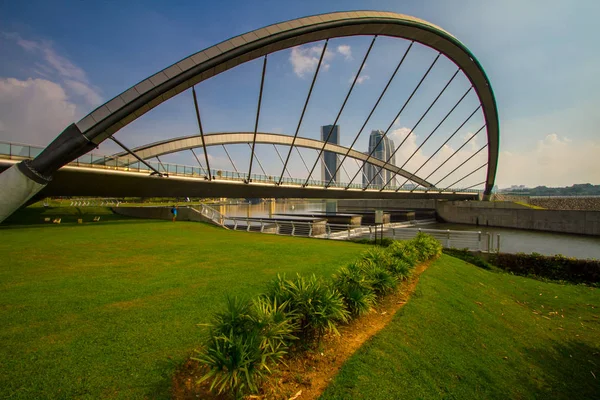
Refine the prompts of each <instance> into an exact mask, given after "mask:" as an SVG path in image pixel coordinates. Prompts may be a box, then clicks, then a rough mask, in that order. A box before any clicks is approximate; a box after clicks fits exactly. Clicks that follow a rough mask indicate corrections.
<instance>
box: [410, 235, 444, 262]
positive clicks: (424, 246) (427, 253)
mask: <svg viewBox="0 0 600 400" xmlns="http://www.w3.org/2000/svg"><path fill="white" fill-rule="evenodd" d="M411 242H412V243H413V244H414V246H415V248H416V249H417V251H418V252H419V253H420V255H421V261H425V260H429V259H431V258H434V257H439V256H440V255H441V254H442V245H441V244H440V242H438V241H437V240H436V239H435V238H434V237H432V236H430V235H427V234H425V233H423V232H419V233H418V234H417V236H415V237H414V238H413V239H412V240H411Z"/></svg>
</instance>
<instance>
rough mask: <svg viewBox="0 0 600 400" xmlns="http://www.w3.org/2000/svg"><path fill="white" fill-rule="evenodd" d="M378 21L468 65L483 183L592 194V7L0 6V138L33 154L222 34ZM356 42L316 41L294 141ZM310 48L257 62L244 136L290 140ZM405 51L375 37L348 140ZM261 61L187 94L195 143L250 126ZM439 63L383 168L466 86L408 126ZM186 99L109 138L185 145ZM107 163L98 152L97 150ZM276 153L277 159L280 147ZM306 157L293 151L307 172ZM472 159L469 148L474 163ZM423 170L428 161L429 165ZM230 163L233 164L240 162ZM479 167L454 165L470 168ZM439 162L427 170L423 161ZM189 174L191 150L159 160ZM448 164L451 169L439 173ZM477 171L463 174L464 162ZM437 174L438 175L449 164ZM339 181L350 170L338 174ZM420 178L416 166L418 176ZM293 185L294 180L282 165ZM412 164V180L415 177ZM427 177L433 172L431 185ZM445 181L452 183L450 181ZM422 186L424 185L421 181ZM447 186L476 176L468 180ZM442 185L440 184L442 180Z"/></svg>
mask: <svg viewBox="0 0 600 400" xmlns="http://www.w3.org/2000/svg"><path fill="white" fill-rule="evenodd" d="M361 9H363V10H365V9H374V10H386V11H394V12H398V13H403V14H408V15H412V16H416V17H419V18H422V19H425V20H427V21H430V22H432V23H434V24H437V25H439V26H440V27H442V28H443V29H445V30H447V31H449V32H450V33H452V34H453V35H454V36H456V37H457V38H458V39H459V40H461V41H462V42H463V43H464V44H466V45H467V47H469V48H470V49H471V51H472V52H473V53H474V54H475V56H476V57H477V58H478V60H479V61H480V63H481V64H482V66H483V67H484V69H485V70H486V72H487V74H488V77H489V79H490V81H491V82H492V86H493V88H494V91H495V95H496V100H497V103H498V108H499V115H500V129H501V156H500V163H499V172H498V178H497V183H498V184H499V186H500V187H506V186H510V185H513V184H526V185H530V186H534V185H548V186H559V185H570V184H573V183H585V182H590V183H594V184H599V183H600V161H599V158H598V157H597V154H600V138H599V135H598V126H600V116H599V113H598V112H597V108H598V106H599V105H600V94H599V93H600V83H599V82H600V80H599V79H598V78H597V76H596V75H597V71H599V70H600V54H599V53H598V52H597V48H598V43H597V37H598V35H597V34H593V32H595V30H596V24H595V18H596V17H595V16H597V15H598V12H600V3H598V2H597V1H593V0H591V1H583V0H581V1H573V2H565V1H527V2H523V1H502V2H495V1H452V2H450V1H433V0H428V1H413V2H409V1H405V2H399V1H377V2H375V1H344V2H341V1H330V2H323V1H320V2H319V1H301V2H300V1H289V2H288V1H256V2H201V1H188V2H186V1H176V2H160V1H152V2H150V1H127V2H117V1H106V2H97V3H95V4H93V3H92V2H80V1H52V2H47V1H39V2H36V1H30V2H27V4H23V3H22V2H3V3H2V4H1V5H0V58H1V59H2V63H0V140H10V141H18V142H25V143H32V144H37V145H46V144H47V143H48V142H49V141H50V140H52V138H53V137H54V136H56V135H57V134H58V133H59V132H60V131H61V130H62V128H64V127H65V126H66V125H67V124H69V123H70V122H73V121H76V120H78V119H79V118H81V117H83V116H84V115H86V114H87V113H88V112H90V111H91V110H93V109H94V108H95V107H96V106H98V105H100V104H102V103H104V102H105V101H107V100H109V99H110V98H112V97H114V96H115V95H118V94H119V93H121V92H122V91H124V90H126V89H127V88H129V87H130V86H132V85H134V84H136V83H137V82H139V81H141V80H143V79H144V78H146V77H148V76H150V75H152V74H153V73H155V72H156V71H158V70H161V69H163V68H165V67H166V66H168V65H170V64H172V63H174V62H177V61H179V60H180V59H182V58H184V57H186V56H188V55H190V54H193V53H195V52H197V51H199V50H202V49H204V48H206V47H209V46H211V45H213V44H216V43H218V42H220V41H222V40H225V39H228V38H229V37H232V36H235V35H238V34H242V33H245V32H247V31H250V30H254V29H258V28H260V27H262V26H265V25H269V24H272V23H276V22H280V21H284V20H288V19H293V18H298V17H302V16H306V15H311V14H319V13H325V12H331V11H342V10H361ZM370 40H371V38H368V37H355V38H340V39H332V40H331V41H330V43H329V46H328V53H327V55H326V58H325V62H326V64H327V68H326V69H325V70H324V71H322V72H321V73H320V75H319V79H318V81H317V85H316V87H315V92H314V93H313V98H312V100H311V103H310V105H309V108H308V111H307V115H306V117H305V121H304V122H303V125H302V129H301V131H300V134H301V135H302V136H307V137H313V138H318V135H319V126H320V125H325V124H331V123H332V122H333V120H334V119H335V115H336V114H337V111H338V110H339V107H340V105H341V102H342V100H343V98H344V96H345V94H346V92H347V90H348V88H349V86H350V81H351V79H352V77H353V76H354V75H355V74H356V71H357V69H358V66H359V65H360V62H361V61H362V58H363V56H364V54H365V51H366V49H367V47H368V45H369V43H370ZM322 45H323V43H314V44H309V45H305V46H302V47H301V48H297V49H289V50H285V51H281V52H278V53H276V54H273V55H271V56H269V61H268V66H267V79H266V81H265V93H264V99H263V112H262V114H261V120H260V125H259V130H260V131H265V132H278V133H285V134H293V133H294V130H295V128H296V125H297V122H298V118H299V113H300V110H301V106H302V103H303V101H304V99H305V96H306V93H307V90H308V86H309V85H310V79H311V78H312V74H313V70H314V62H313V61H314V58H315V57H318V55H319V51H320V49H321V48H322V47H321V46H322ZM407 45H408V43H407V42H405V41H403V40H397V39H390V38H378V39H377V41H376V44H375V46H374V48H373V50H372V53H371V55H370V56H369V58H368V60H367V64H366V68H365V70H364V71H363V72H362V73H361V78H362V79H361V80H360V82H361V83H360V84H357V85H356V88H355V89H354V91H353V93H352V96H351V97H350V100H349V102H348V105H347V107H346V109H345V110H344V113H343V114H342V117H341V118H340V121H339V125H340V126H341V135H342V144H345V145H349V144H350V142H351V141H352V139H354V136H355V135H356V133H357V131H358V128H359V127H360V125H362V122H363V121H364V119H365V117H366V115H367V113H368V112H369V110H370V108H371V107H372V105H373V104H374V102H375V100H376V98H377V96H378V95H379V93H380V91H381V89H382V88H383V86H384V85H385V83H386V81H387V79H388V77H389V76H390V74H391V72H392V71H393V69H394V68H395V66H396V64H397V62H398V61H399V59H400V57H401V56H402V54H403V51H404V50H405V49H406V46H407ZM434 57H435V53H434V52H432V51H431V50H430V49H427V48H424V47H422V46H415V48H414V49H412V50H411V53H410V57H409V58H407V62H406V65H405V66H403V68H402V70H401V72H400V74H401V78H399V79H396V80H394V82H393V84H392V86H391V87H390V89H389V91H388V94H386V96H385V97H384V99H383V101H382V103H381V105H380V107H378V109H377V111H376V113H375V114H374V116H373V118H372V119H371V121H370V123H369V124H368V125H367V127H366V129H365V131H364V132H363V133H362V134H361V136H360V139H359V141H358V144H357V146H356V147H357V148H358V149H359V150H361V151H365V150H366V146H367V145H366V143H367V138H368V134H369V132H370V131H371V129H382V130H385V129H386V128H387V127H388V126H389V124H391V123H392V122H393V115H395V113H396V112H397V109H398V104H401V103H402V101H403V100H404V99H405V98H406V97H407V96H408V94H409V93H410V91H411V90H412V88H413V87H414V85H415V84H416V82H417V81H418V79H419V78H420V76H421V75H422V74H423V73H424V71H425V70H426V68H427V66H428V65H429V63H430V62H431V61H432V60H433V58H434ZM261 67H262V61H261V60H255V61H253V62H250V63H247V64H244V65H242V66H240V67H237V68H236V69H234V70H230V71H227V72H225V73H223V74H221V75H219V76H217V77H214V78H212V79H210V80H209V81H206V82H203V83H201V84H200V85H198V87H197V90H198V96H199V103H200V109H201V112H202V115H203V122H204V128H205V131H206V132H219V131H230V130H231V131H233V130H240V131H251V130H252V129H253V126H254V117H255V107H256V100H257V95H258V89H259V83H260V80H259V77H260V70H261ZM455 68H456V67H454V66H453V65H452V64H451V63H450V62H449V61H447V60H441V61H440V62H439V63H438V65H436V68H435V69H434V70H433V71H432V74H431V76H430V77H429V78H428V80H427V82H426V85H424V87H423V90H422V91H421V92H419V96H417V97H416V98H415V101H414V102H412V103H411V105H410V106H409V107H408V108H407V110H406V112H405V113H404V114H403V115H402V116H401V118H400V120H399V121H396V122H395V124H394V125H393V126H392V130H391V131H390V137H392V138H394V140H395V141H397V142H398V141H401V140H404V139H405V138H407V136H408V138H407V140H406V144H405V148H402V151H399V153H398V160H397V161H399V162H398V163H399V164H402V162H403V161H402V160H404V159H406V158H407V157H408V156H410V155H411V154H412V152H413V151H414V150H416V149H417V147H418V146H419V145H420V144H421V143H422V141H423V140H424V139H425V137H426V136H427V135H428V134H429V133H430V132H431V130H432V129H433V128H434V127H435V125H436V124H437V122H439V120H440V119H441V118H442V117H443V115H445V112H446V111H447V110H448V109H449V108H450V107H451V106H452V105H453V104H454V103H455V102H456V100H457V99H458V98H459V97H460V96H461V95H462V93H464V91H465V90H466V89H468V85H467V82H466V79H464V77H462V76H459V77H458V78H457V79H456V80H455V81H454V82H453V83H452V85H451V86H450V87H449V89H448V91H447V93H445V94H444V96H443V97H442V98H441V99H440V101H439V103H438V104H436V107H435V108H434V109H432V111H431V113H430V114H429V115H428V116H427V118H426V119H424V120H423V122H422V123H421V124H420V125H419V127H417V129H414V131H412V128H413V127H414V124H415V123H416V121H417V120H418V118H419V117H420V115H421V114H422V113H423V111H424V109H425V108H426V107H427V106H428V104H429V103H430V102H431V100H432V98H433V97H435V95H436V94H437V93H438V92H439V90H440V89H441V87H443V85H444V84H445V83H446V82H447V80H448V79H449V77H450V76H451V75H452V74H453V72H454V71H455ZM476 105H477V103H476V98H475V97H474V96H472V94H471V95H469V96H468V97H467V98H466V99H465V101H464V102H463V103H461V105H460V106H459V108H457V110H456V113H455V114H453V115H452V116H451V117H450V118H449V119H448V120H447V121H446V123H445V124H444V125H443V126H442V127H441V129H440V130H439V131H437V132H436V134H435V136H433V137H432V139H431V140H430V142H428V143H427V144H426V145H425V146H423V148H422V149H421V150H420V151H419V152H418V153H417V155H416V156H415V157H414V159H413V160H411V162H410V163H408V164H407V168H408V169H409V170H410V169H411V168H412V170H414V169H416V168H418V166H419V165H420V164H421V163H422V161H423V160H424V159H425V158H426V157H427V156H428V155H429V154H431V152H433V151H434V150H435V149H436V148H437V146H439V144H441V142H442V141H443V140H444V139H445V135H449V133H450V132H452V131H453V127H457V126H458V125H459V124H460V122H461V121H462V120H463V119H464V117H465V116H466V115H468V114H469V113H470V112H471V111H472V110H473V109H474V107H475V106H476ZM481 124H482V119H481V116H480V115H479V114H478V115H476V116H475V118H474V119H473V120H472V121H470V123H469V124H468V125H467V126H465V129H464V131H461V133H460V135H458V136H457V140H456V141H451V142H450V143H449V144H448V148H447V149H446V148H445V149H444V151H443V152H442V153H444V154H445V155H447V154H451V150H454V149H456V148H457V147H458V146H460V144H461V143H462V142H463V141H464V140H465V138H468V137H469V135H470V134H472V133H473V132H475V131H476V130H477V129H478V128H479V127H480V126H481ZM197 132H198V130H197V126H196V122H195V117H194V111H193V105H192V102H191V93H189V92H185V93H182V94H181V95H179V96H177V97H176V98H173V99H171V100H170V101H169V102H167V103H164V104H162V105H161V106H160V107H158V108H156V109H155V110H153V111H151V112H150V113H148V114H146V115H145V116H143V117H142V118H140V119H139V120H137V121H135V122H134V123H132V124H131V125H129V126H127V127H126V128H124V129H123V130H122V131H120V132H119V133H118V134H117V137H118V138H119V139H121V140H122V141H123V142H125V143H126V144H128V145H130V146H136V145H141V144H145V143H148V142H152V141H156V140H160V139H164V138H167V137H177V136H183V135H190V134H197ZM484 144H485V138H484V137H480V136H478V137H477V138H476V139H475V140H473V141H472V142H471V143H470V146H468V147H467V148H465V151H464V152H462V153H461V154H459V155H457V157H455V160H454V161H455V162H456V163H458V162H459V161H460V160H461V159H466V157H469V156H470V155H472V154H473V153H474V152H475V151H476V150H478V149H479V148H480V147H481V146H482V145H484ZM242 147H243V146H241V145H240V146H232V148H231V152H232V154H233V155H234V158H235V160H236V164H237V165H238V167H239V168H240V169H244V167H242V166H245V165H247V163H248V162H249V160H248V155H247V154H246V151H245V149H243V148H242ZM100 150H102V151H106V152H109V151H111V150H114V148H113V147H110V146H103V147H102V148H101V149H100ZM279 150H280V152H281V153H282V154H283V153H285V150H286V149H283V148H280V149H279ZM313 153H314V152H308V151H307V152H306V153H303V154H304V156H305V157H306V159H307V161H308V162H310V163H312V162H314V161H315V159H316V154H313ZM210 154H211V158H212V159H213V164H214V166H215V167H217V168H222V169H228V170H231V169H232V166H231V164H229V161H228V160H227V159H226V157H225V154H224V152H223V151H222V150H219V149H210ZM258 155H259V157H260V158H261V161H262V163H263V165H264V166H265V169H266V170H267V173H268V174H279V172H280V169H281V163H280V162H279V160H278V158H277V156H276V153H275V152H274V150H273V149H272V148H268V146H262V147H260V148H259V149H258ZM481 155H483V153H481ZM441 156H442V155H441V154H440V157H437V158H435V159H434V160H433V161H432V165H431V170H433V169H434V168H435V163H436V162H438V163H440V162H442V160H443V159H442V158H441ZM244 157H246V158H244ZM484 158H485V157H483V158H480V157H475V158H474V159H473V160H472V162H471V163H470V164H468V165H465V170H464V172H465V173H467V172H469V167H472V168H471V169H475V167H477V166H479V165H480V164H481V162H482V161H484ZM438 159H439V160H438ZM163 161H171V162H180V163H184V164H190V165H192V164H193V163H195V160H194V159H193V158H192V156H191V154H181V155H172V156H169V157H166V160H163ZM454 161H453V162H454ZM478 163H479V164H478ZM451 164H452V163H449V164H448V165H451ZM345 166H346V167H347V169H348V170H349V173H350V175H353V171H356V170H357V168H358V167H357V166H356V164H351V163H345ZM428 168H429V167H428ZM291 169H292V171H293V174H294V175H298V176H303V174H304V175H306V174H307V173H306V170H305V168H304V166H303V165H302V164H301V162H300V159H299V158H298V157H297V156H293V157H292V166H291ZM426 170H427V168H425V169H424V170H423V171H426ZM442 176H443V174H442ZM456 176H457V178H459V177H460V174H458V175H456ZM435 177H436V176H434V178H435ZM471 179H472V180H466V181H465V182H463V183H472V184H474V183H477V182H480V181H483V180H484V178H483V171H481V174H480V175H479V176H477V175H475V176H473V177H471ZM451 181H452V177H451V178H449V181H448V182H444V183H452V182H451Z"/></svg>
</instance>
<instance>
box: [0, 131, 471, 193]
mask: <svg viewBox="0 0 600 400" xmlns="http://www.w3.org/2000/svg"><path fill="white" fill-rule="evenodd" d="M42 150H44V148H43V147H38V146H31V145H26V144H20V143H11V142H3V141H0V158H5V159H10V160H27V159H32V158H35V157H36V156H37V155H39V154H40V153H41V152H42ZM146 162H147V163H148V164H149V165H150V166H151V167H152V168H154V169H156V170H157V171H159V172H160V173H163V174H165V175H175V176H185V177H196V178H202V179H208V176H207V172H206V170H205V169H204V168H202V167H199V166H198V167H192V166H189V165H181V164H173V163H163V162H154V161H148V160H146ZM68 165H70V166H77V167H86V168H101V169H111V170H119V171H127V172H145V173H148V174H151V173H153V172H154V171H152V170H151V169H150V168H149V167H148V166H147V165H144V163H141V162H139V161H137V162H134V163H131V157H130V156H125V157H115V156H104V155H98V154H93V153H88V154H85V155H83V156H81V157H79V158H77V159H76V160H74V161H72V162H70V163H69V164H68ZM211 175H212V177H213V179H217V180H233V181H245V180H246V179H247V178H248V174H246V173H243V172H232V171H225V170H217V169H212V168H211ZM280 178H281V183H282V184H287V185H295V186H303V185H304V184H305V182H306V179H304V178H286V177H279V176H274V175H273V176H269V175H261V174H252V175H251V177H250V179H251V180H252V181H253V182H260V183H272V184H275V183H277V182H279V180H280ZM328 183H329V182H328V181H319V180H312V179H311V180H309V181H308V185H309V186H317V187H325V186H329V187H339V188H345V187H346V186H348V183H344V182H332V183H331V184H329V185H328ZM349 188H352V189H363V188H364V186H363V184H362V183H353V184H351V185H350V186H349ZM381 188H382V185H370V186H369V190H371V189H372V190H379V189H381ZM396 189H398V186H393V185H388V186H387V187H386V190H387V191H392V190H394V191H395V190H396ZM400 190H404V191H416V192H434V193H435V192H441V191H440V190H438V189H427V188H423V187H417V188H414V186H403V187H401V188H400ZM444 192H446V193H450V192H452V193H457V192H458V193H482V192H483V191H482V190H477V189H462V188H447V189H445V190H444Z"/></svg>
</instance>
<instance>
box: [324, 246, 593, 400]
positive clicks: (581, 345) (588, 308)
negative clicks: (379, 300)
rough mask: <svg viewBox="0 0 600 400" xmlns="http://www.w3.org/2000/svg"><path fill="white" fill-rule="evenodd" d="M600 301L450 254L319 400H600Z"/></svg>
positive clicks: (589, 292) (588, 291) (584, 291)
mask: <svg viewBox="0 0 600 400" xmlns="http://www.w3.org/2000/svg"><path fill="white" fill-rule="evenodd" d="M599 295H600V292H599V289H596V288H590V287H586V286H575V285H558V284H553V283H544V282H539V281H536V280H532V279H528V278H522V277H517V276H512V275H508V274H504V273H494V272H489V271H485V270H482V269H479V268H477V267H474V266H472V265H470V264H467V263H465V262H464V261H461V260H458V259H455V258H452V257H449V256H446V255H444V256H442V257H441V258H440V259H439V260H438V261H436V262H435V263H434V264H432V265H431V266H430V268H429V269H428V270H427V271H426V272H425V273H423V275H422V276H421V279H420V282H419V284H418V286H417V290H416V292H415V294H414V295H413V296H412V297H411V299H410V300H409V302H408V304H407V305H406V306H405V307H404V308H402V309H401V311H400V312H399V313H398V314H397V315H396V316H395V317H394V319H393V321H392V323H391V324H390V325H389V326H387V327H386V328H385V329H384V330H383V331H381V332H380V333H379V334H378V335H377V336H376V337H375V338H374V339H373V340H371V341H370V342H368V343H367V344H366V345H365V346H363V347H362V348H361V349H360V350H359V351H358V352H357V353H356V354H355V355H354V356H353V357H352V358H351V359H350V360H349V361H348V362H347V363H346V364H345V365H344V366H343V368H342V370H341V372H340V373H339V375H338V376H337V377H336V379H335V380H334V382H333V383H332V384H331V385H330V386H329V388H328V389H327V391H326V392H325V394H324V396H323V397H322V398H323V399H359V398H360V399H438V398H448V399H534V398H538V399H545V398H548V399H549V398H552V399H597V398H600V383H599V382H600V381H599V380H598V378H600V340H599V338H600V319H599V315H600V313H599V310H600V296H599Z"/></svg>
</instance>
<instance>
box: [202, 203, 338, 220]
mask: <svg viewBox="0 0 600 400" xmlns="http://www.w3.org/2000/svg"><path fill="white" fill-rule="evenodd" d="M210 206H211V207H212V208H214V209H215V210H217V211H219V212H220V213H221V214H224V215H226V216H228V217H242V218H274V217H273V216H274V215H275V214H305V213H309V212H311V211H313V212H314V211H320V212H325V211H327V210H330V211H335V210H336V203H335V201H333V202H327V201H321V200H317V201H298V200H288V201H281V202H279V201H278V202H262V203H258V204H248V203H241V204H215V205H213V204H211V205H210ZM332 207H333V208H332Z"/></svg>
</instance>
